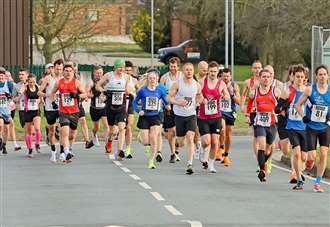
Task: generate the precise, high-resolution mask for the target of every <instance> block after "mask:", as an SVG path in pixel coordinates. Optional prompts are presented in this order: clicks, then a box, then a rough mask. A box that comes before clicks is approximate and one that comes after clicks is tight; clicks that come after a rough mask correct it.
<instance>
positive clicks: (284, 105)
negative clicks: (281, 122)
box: [275, 98, 290, 114]
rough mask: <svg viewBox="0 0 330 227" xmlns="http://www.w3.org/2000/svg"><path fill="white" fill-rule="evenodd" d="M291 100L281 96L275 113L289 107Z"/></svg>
mask: <svg viewBox="0 0 330 227" xmlns="http://www.w3.org/2000/svg"><path fill="white" fill-rule="evenodd" d="M289 105H290V104H289V102H288V100H287V99H282V98H280V99H279V100H278V103H277V106H276V107H275V113H277V114H278V113H280V112H281V111H282V110H285V109H286V108H288V107H289Z"/></svg>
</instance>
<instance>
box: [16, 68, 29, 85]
mask: <svg viewBox="0 0 330 227" xmlns="http://www.w3.org/2000/svg"><path fill="white" fill-rule="evenodd" d="M28 74H29V73H28V71H27V69H24V68H22V69H20V70H19V72H18V78H19V80H20V81H21V82H25V81H26V80H27V78H28Z"/></svg>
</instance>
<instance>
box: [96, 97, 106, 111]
mask: <svg viewBox="0 0 330 227" xmlns="http://www.w3.org/2000/svg"><path fill="white" fill-rule="evenodd" d="M103 100H104V97H103V96H102V94H101V95H100V96H98V97H96V98H95V107H96V108H104V107H105V103H104V101H103Z"/></svg>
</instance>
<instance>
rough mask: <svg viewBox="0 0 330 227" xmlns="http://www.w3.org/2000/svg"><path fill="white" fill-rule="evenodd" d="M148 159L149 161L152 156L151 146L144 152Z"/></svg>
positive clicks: (146, 147)
mask: <svg viewBox="0 0 330 227" xmlns="http://www.w3.org/2000/svg"><path fill="white" fill-rule="evenodd" d="M144 152H145V154H146V156H147V158H148V159H149V158H150V156H151V147H150V146H145V150H144Z"/></svg>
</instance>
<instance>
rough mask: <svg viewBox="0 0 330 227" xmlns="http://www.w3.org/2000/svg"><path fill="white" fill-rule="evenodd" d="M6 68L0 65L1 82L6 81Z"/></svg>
mask: <svg viewBox="0 0 330 227" xmlns="http://www.w3.org/2000/svg"><path fill="white" fill-rule="evenodd" d="M5 77H6V69H5V68H3V67H0V82H1V83H3V82H5V81H6V79H5Z"/></svg>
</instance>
